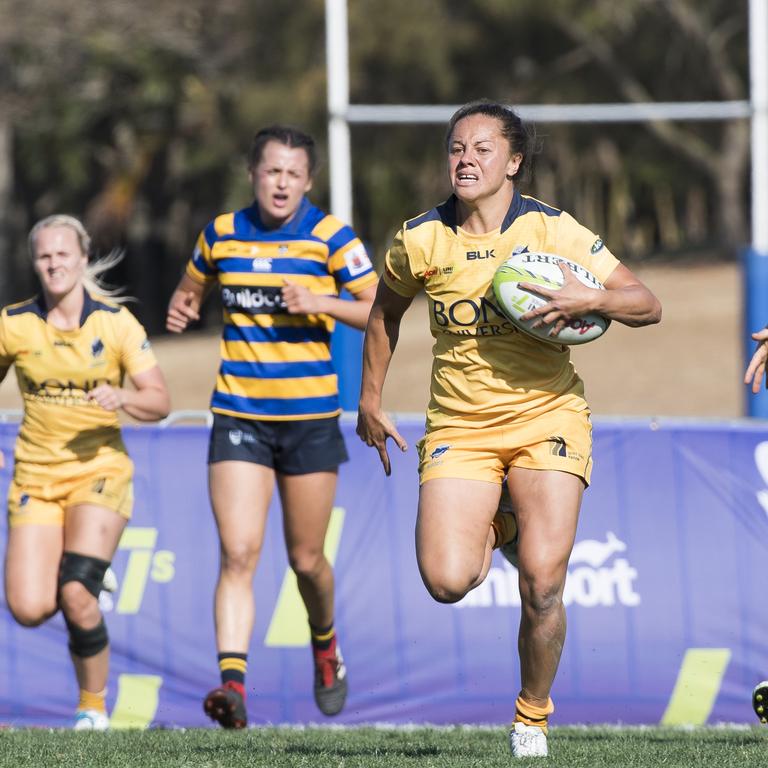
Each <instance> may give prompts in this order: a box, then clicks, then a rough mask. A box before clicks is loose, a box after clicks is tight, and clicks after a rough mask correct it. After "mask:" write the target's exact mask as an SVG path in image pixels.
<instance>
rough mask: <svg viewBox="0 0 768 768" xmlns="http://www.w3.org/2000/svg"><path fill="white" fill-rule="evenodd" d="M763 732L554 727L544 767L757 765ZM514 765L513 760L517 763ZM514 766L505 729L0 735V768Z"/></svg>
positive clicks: (764, 746)
mask: <svg viewBox="0 0 768 768" xmlns="http://www.w3.org/2000/svg"><path fill="white" fill-rule="evenodd" d="M767 754H768V728H758V727H754V728H736V727H734V728H728V727H722V728H721V727H717V728H697V729H690V730H678V729H664V728H627V729H615V728H597V727H596V728H568V727H561V728H553V729H552V730H551V735H550V755H551V756H550V758H549V759H548V760H546V761H544V760H542V759H538V760H526V761H524V762H526V763H531V762H537V763H542V764H546V765H547V766H553V768H554V766H568V767H569V768H579V767H580V766H584V767H585V768H586V767H587V766H589V768H599V767H600V766H611V768H618V767H620V766H627V767H628V768H629V766H631V767H632V768H643V767H644V766H648V768H650V767H651V766H653V768H656V767H657V766H664V768H677V767H678V766H679V768H691V766H695V767H696V768H708V767H709V766H718V767H719V766H723V767H724V768H725V767H728V766H734V768H735V767H736V766H740V767H743V766H759V765H763V764H765V762H766V755H767ZM514 762H515V763H516V762H517V761H514ZM512 763H513V758H512V757H511V756H510V754H509V751H508V747H507V742H506V730H505V729H503V728H498V729H497V728H461V727H456V728H449V729H437V728H422V727H418V728H412V729H404V728H402V729H376V728H333V727H330V728H329V727H317V728H306V729H296V728H251V729H248V730H247V731H245V732H243V731H239V732H225V731H220V730H213V729H199V730H198V729H196V730H188V731H181V730H179V731H171V730H168V731H160V730H150V731H116V732H113V733H73V732H71V731H48V730H44V729H33V730H18V731H17V730H4V731H0V766H3V767H5V766H13V768H18V767H19V766H22V765H24V766H34V767H35V768H37V767H38V766H60V767H61V768H70V767H71V768H85V767H87V766H98V767H99V768H112V767H114V768H132V767H133V766H146V767H147V768H155V767H156V768H161V766H162V768H174V767H175V766H210V767H211V768H213V767H214V766H216V767H217V768H218V766H221V768H240V767H241V766H242V767H243V768H245V766H248V768H253V767H254V766H269V768H298V767H299V766H302V767H303V766H306V768H326V767H327V768H331V766H333V767H334V768H353V767H357V766H360V767H361V768H363V767H364V768H378V767H379V766H382V767H383V766H387V768H405V767H406V766H408V767H411V766H413V767H414V768H427V766H430V767H432V766H434V768H454V767H455V768H459V766H461V768H473V767H474V766H477V768H480V766H482V767H483V768H496V767H497V766H509V765H510V764H512Z"/></svg>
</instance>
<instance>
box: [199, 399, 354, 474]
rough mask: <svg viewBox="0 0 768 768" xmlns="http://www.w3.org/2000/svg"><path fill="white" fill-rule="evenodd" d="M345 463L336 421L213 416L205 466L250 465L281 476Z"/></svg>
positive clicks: (342, 442) (307, 472) (329, 468)
mask: <svg viewBox="0 0 768 768" xmlns="http://www.w3.org/2000/svg"><path fill="white" fill-rule="evenodd" d="M348 459H349V456H348V454H347V448H346V446H345V445H344V438H343V437H342V434H341V430H340V429H339V418H338V416H334V417H332V418H328V419H306V420H300V421H257V420H255V419H241V418H238V417H236V416H226V415H224V414H220V413H214V414H213V426H212V427H211V437H210V442H209V443H208V463H209V464H215V463H216V462H218V461H250V462H252V463H253V464H262V465H263V466H265V467H271V468H272V469H274V470H275V471H276V472H281V473H282V474H285V475H307V474H309V473H310V472H329V471H332V470H335V469H336V468H337V467H338V466H339V464H343V463H344V462H345V461H347V460H348Z"/></svg>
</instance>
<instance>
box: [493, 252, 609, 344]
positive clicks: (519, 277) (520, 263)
mask: <svg viewBox="0 0 768 768" xmlns="http://www.w3.org/2000/svg"><path fill="white" fill-rule="evenodd" d="M561 262H562V263H564V264H566V265H567V266H568V267H569V268H570V270H571V271H572V272H573V274H574V275H576V277H577V278H578V279H579V280H580V281H581V282H582V283H584V285H586V286H588V287H589V288H597V289H600V290H605V289H604V288H603V284H602V283H601V282H600V281H599V280H598V279H597V278H596V277H595V276H594V275H593V274H592V273H591V272H590V271H589V270H588V269H586V268H585V267H583V266H582V265H581V264H577V263H576V262H575V261H571V260H570V259H564V258H563V257H562V256H556V255H555V254H553V253H529V252H523V253H516V254H514V255H513V256H510V258H508V259H507V260H506V261H505V262H504V263H503V264H502V265H501V266H500V267H499V268H498V269H497V270H496V274H495V275H494V276H493V293H494V295H495V296H496V301H497V302H498V303H499V309H501V311H502V312H504V314H505V315H506V316H507V317H508V318H509V319H510V320H511V321H512V322H513V323H514V324H515V326H517V327H518V328H519V329H520V330H521V331H524V332H525V333H527V334H529V335H531V336H534V337H536V338H537V339H541V340H542V341H549V342H553V343H555V344H558V343H559V344H584V343H586V342H588V341H593V340H594V339H596V338H598V337H599V336H602V335H603V334H604V333H605V331H606V330H607V329H608V326H609V325H610V324H611V321H610V319H608V318H606V317H603V316H602V315H599V314H597V313H594V312H592V313H589V314H587V315H584V317H578V318H573V319H572V320H571V321H570V322H569V323H568V325H566V326H565V328H563V329H562V330H561V331H560V333H558V334H557V336H550V335H549V333H550V331H551V330H552V328H553V326H554V323H544V324H542V325H540V326H539V327H538V328H533V327H532V325H533V323H534V322H535V320H521V319H520V318H521V316H522V315H524V314H525V313H526V312H530V311H531V310H533V309H538V308H539V307H541V306H543V305H544V304H546V303H547V302H548V301H549V299H546V298H544V297H543V296H541V295H539V294H537V293H532V292H531V291H529V290H524V289H523V288H520V283H529V284H531V285H541V286H543V287H545V288H550V289H555V290H557V289H559V288H561V287H562V285H563V273H562V271H561V270H560V267H559V266H558V265H559V264H560V263H561Z"/></svg>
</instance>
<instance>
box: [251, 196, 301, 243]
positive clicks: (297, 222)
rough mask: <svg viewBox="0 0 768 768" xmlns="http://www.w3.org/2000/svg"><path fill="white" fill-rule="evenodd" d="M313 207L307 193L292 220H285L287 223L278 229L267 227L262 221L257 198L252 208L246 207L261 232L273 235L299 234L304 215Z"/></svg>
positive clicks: (254, 224) (253, 222) (252, 222)
mask: <svg viewBox="0 0 768 768" xmlns="http://www.w3.org/2000/svg"><path fill="white" fill-rule="evenodd" d="M311 208H312V203H310V202H309V200H308V198H307V197H306V195H305V196H304V197H302V198H301V202H300V203H299V207H298V208H297V209H296V213H295V214H294V215H293V217H292V218H291V220H290V221H287V222H285V224H283V225H282V226H281V227H277V229H272V228H270V227H267V226H266V225H265V224H264V222H262V220H261V215H260V214H259V204H258V203H257V202H256V201H255V200H254V201H253V204H252V205H251V207H250V208H246V216H248V219H249V220H250V222H251V224H252V225H253V226H254V228H255V229H256V230H258V231H259V232H265V233H268V234H271V235H276V234H281V235H282V234H286V235H296V234H299V232H300V228H301V222H302V221H303V220H304V217H305V216H306V215H307V213H309V211H310V209H311Z"/></svg>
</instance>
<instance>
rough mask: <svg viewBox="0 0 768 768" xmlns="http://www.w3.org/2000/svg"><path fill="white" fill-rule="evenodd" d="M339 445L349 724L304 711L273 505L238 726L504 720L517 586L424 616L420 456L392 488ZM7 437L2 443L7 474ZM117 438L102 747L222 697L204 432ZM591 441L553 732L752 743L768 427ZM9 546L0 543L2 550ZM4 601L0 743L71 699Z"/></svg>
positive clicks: (767, 643) (395, 475)
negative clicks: (698, 730)
mask: <svg viewBox="0 0 768 768" xmlns="http://www.w3.org/2000/svg"><path fill="white" fill-rule="evenodd" d="M399 427H400V429H401V431H402V433H403V435H404V436H405V437H406V439H407V440H408V442H409V444H410V445H411V446H413V445H414V443H415V442H416V441H417V440H418V438H419V437H420V436H421V431H422V427H421V423H420V421H416V420H413V421H403V420H401V421H400V423H399ZM343 429H344V432H345V436H346V438H347V445H348V448H349V450H350V455H351V460H350V462H349V463H347V464H345V465H344V466H343V467H342V468H341V471H340V481H339V488H338V493H337V499H336V508H335V510H334V515H333V519H332V524H331V528H330V530H329V533H328V537H327V541H326V550H327V552H328V555H329V557H330V558H331V559H332V561H333V562H334V565H335V569H336V576H337V592H336V593H337V616H336V622H337V627H338V630H339V637H340V640H341V644H342V648H343V651H344V656H345V660H346V662H347V666H348V670H349V680H350V694H349V699H348V702H347V707H346V709H345V710H344V712H343V713H342V714H341V715H339V716H338V717H336V718H333V720H332V721H331V720H329V719H327V718H324V717H323V716H322V715H321V714H320V713H319V712H318V710H317V709H316V708H315V705H314V701H313V697H312V663H311V655H310V651H309V633H308V629H307V624H306V616H305V613H304V610H303V607H302V604H301V601H300V599H299V595H298V590H297V588H296V582H295V578H294V577H293V575H292V573H291V572H290V570H289V568H288V563H287V559H286V554H285V546H284V543H283V538H282V524H281V518H280V509H279V504H278V501H277V496H276V495H275V500H274V501H273V507H272V509H271V511H270V522H269V526H268V529H267V536H266V541H265V545H264V549H263V554H262V559H261V563H260V565H259V569H258V572H257V575H256V579H255V594H256V626H255V630H254V635H253V641H252V644H251V648H250V652H249V663H248V681H247V682H248V690H249V695H248V711H249V719H250V722H252V723H254V724H257V725H258V724H266V723H307V722H323V721H328V722H336V723H341V724H358V723H378V722H387V723H411V722H413V723H505V722H507V721H509V720H510V718H511V716H512V714H513V709H514V699H515V696H516V695H517V692H518V689H519V670H518V662H517V652H516V647H517V628H518V624H519V620H520V595H519V591H518V587H517V573H516V571H515V569H514V568H513V567H512V566H511V565H509V564H508V563H507V562H506V561H504V560H503V558H501V557H500V556H499V555H498V554H497V555H495V559H494V563H493V567H492V569H491V571H490V573H489V576H488V578H487V580H486V581H485V583H484V584H482V585H481V586H480V587H478V588H477V589H476V590H475V591H473V592H472V593H470V594H469V595H468V596H467V597H466V598H465V599H464V600H463V601H462V602H461V603H458V604H456V605H440V604H438V603H435V602H433V601H432V600H431V598H430V597H429V596H428V594H427V592H426V590H425V589H424V587H423V585H422V583H421V579H420V577H419V573H418V569H417V566H416V559H415V553H414V543H413V540H414V536H413V533H414V522H415V512H416V500H417V494H418V481H417V473H416V454H415V451H414V450H413V448H411V449H410V450H409V451H408V452H407V453H405V454H401V453H400V452H399V451H397V450H395V451H393V452H392V461H393V471H392V476H391V477H390V478H386V477H385V476H384V473H383V471H382V470H381V467H380V464H379V459H378V456H377V454H376V452H375V451H373V450H372V449H369V448H367V447H366V446H364V445H363V444H362V443H361V442H360V441H359V440H358V439H357V437H356V436H355V434H354V429H353V426H352V424H351V423H345V424H344V425H343ZM15 432H16V427H15V425H11V424H0V450H2V451H3V452H4V454H5V456H6V458H8V459H9V458H10V456H11V455H12V449H13V441H14V437H15ZM125 436H126V441H127V443H128V447H129V450H130V453H131V455H132V457H133V459H134V461H135V463H136V479H135V490H136V506H135V512H134V518H133V520H132V521H131V523H130V525H129V527H128V528H127V529H126V531H125V534H124V536H123V539H122V541H121V543H120V548H119V550H118V553H117V555H116V557H115V561H114V570H115V571H116V573H117V576H118V579H119V582H120V585H119V589H118V590H117V591H116V592H115V593H114V594H108V593H102V596H101V603H102V608H103V610H104V613H105V616H106V621H107V625H108V627H109V633H110V638H111V641H112V669H111V674H110V686H109V696H108V704H109V708H110V710H111V713H112V722H113V727H118V728H119V727H145V726H150V725H151V726H168V727H171V726H186V727H194V726H204V725H209V724H210V722H209V721H208V720H207V718H206V717H205V715H204V714H203V711H202V705H201V702H202V697H203V696H204V695H205V693H206V692H207V691H208V690H209V689H210V688H211V687H213V686H214V685H215V684H216V683H217V682H218V669H217V664H216V647H215V642H214V633H213V617H212V601H213V589H214V584H215V580H216V573H217V568H218V546H217V538H216V532H215V528H214V524H213V520H212V516H211V513H210V509H209V505H208V497H207V489H206V465H205V457H206V447H207V429H206V428H205V427H196V426H178V427H169V428H157V427H133V428H126V429H125ZM594 437H595V470H594V473H593V478H592V487H591V488H589V490H588V491H587V492H586V493H585V496H584V504H583V509H582V516H581V522H580V525H579V531H578V535H577V541H576V546H575V548H574V551H573V556H572V558H571V561H570V565H569V576H568V582H567V586H566V593H565V599H566V603H567V605H568V609H567V610H568V637H567V640H566V645H565V650H564V654H563V659H562V663H561V666H560V670H559V673H558V677H557V680H556V683H555V688H554V690H553V694H552V695H553V699H554V701H555V705H556V708H557V709H556V713H555V715H554V717H553V723H555V724H566V723H649V724H654V723H667V724H677V723H696V724H698V723H713V722H719V721H728V722H741V721H743V722H751V721H752V720H753V718H754V715H753V714H752V711H751V706H750V692H751V689H752V687H753V686H754V684H755V683H756V682H757V681H758V680H760V679H763V678H764V677H768V604H766V600H765V597H764V588H763V582H762V579H761V577H760V574H761V569H760V565H761V564H762V563H765V562H766V561H767V560H768V426H766V425H765V424H760V423H751V424H747V423H738V424H736V423H733V424H712V423H708V424H696V423H678V422H663V421H662V422H660V423H655V422H650V421H645V420H642V421H631V422H627V421H616V422H612V421H598V422H597V423H596V425H595V431H594ZM7 463H8V464H10V461H8V462H7ZM10 475H11V467H10V466H6V467H5V468H4V469H2V470H0V493H2V494H3V496H4V495H5V493H6V491H7V487H8V482H9V480H10ZM244 514H247V510H244ZM6 535H7V530H6V527H5V526H3V529H2V534H0V548H2V550H3V551H4V548H5V539H6ZM0 602H2V605H0V723H2V724H5V725H15V726H27V725H45V726H65V725H68V724H70V723H71V718H72V714H73V707H74V704H75V702H76V700H77V689H76V685H75V681H74V676H73V673H72V670H71V665H70V663H69V659H68V651H67V638H66V631H65V628H64V624H63V621H62V620H61V617H60V616H56V617H54V618H53V619H52V620H51V621H49V622H48V623H47V624H45V625H44V626H42V627H39V628H36V629H27V628H24V627H21V626H19V625H17V624H15V623H14V621H13V620H12V618H11V617H10V614H9V613H8V610H7V607H6V606H5V602H4V598H0Z"/></svg>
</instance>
